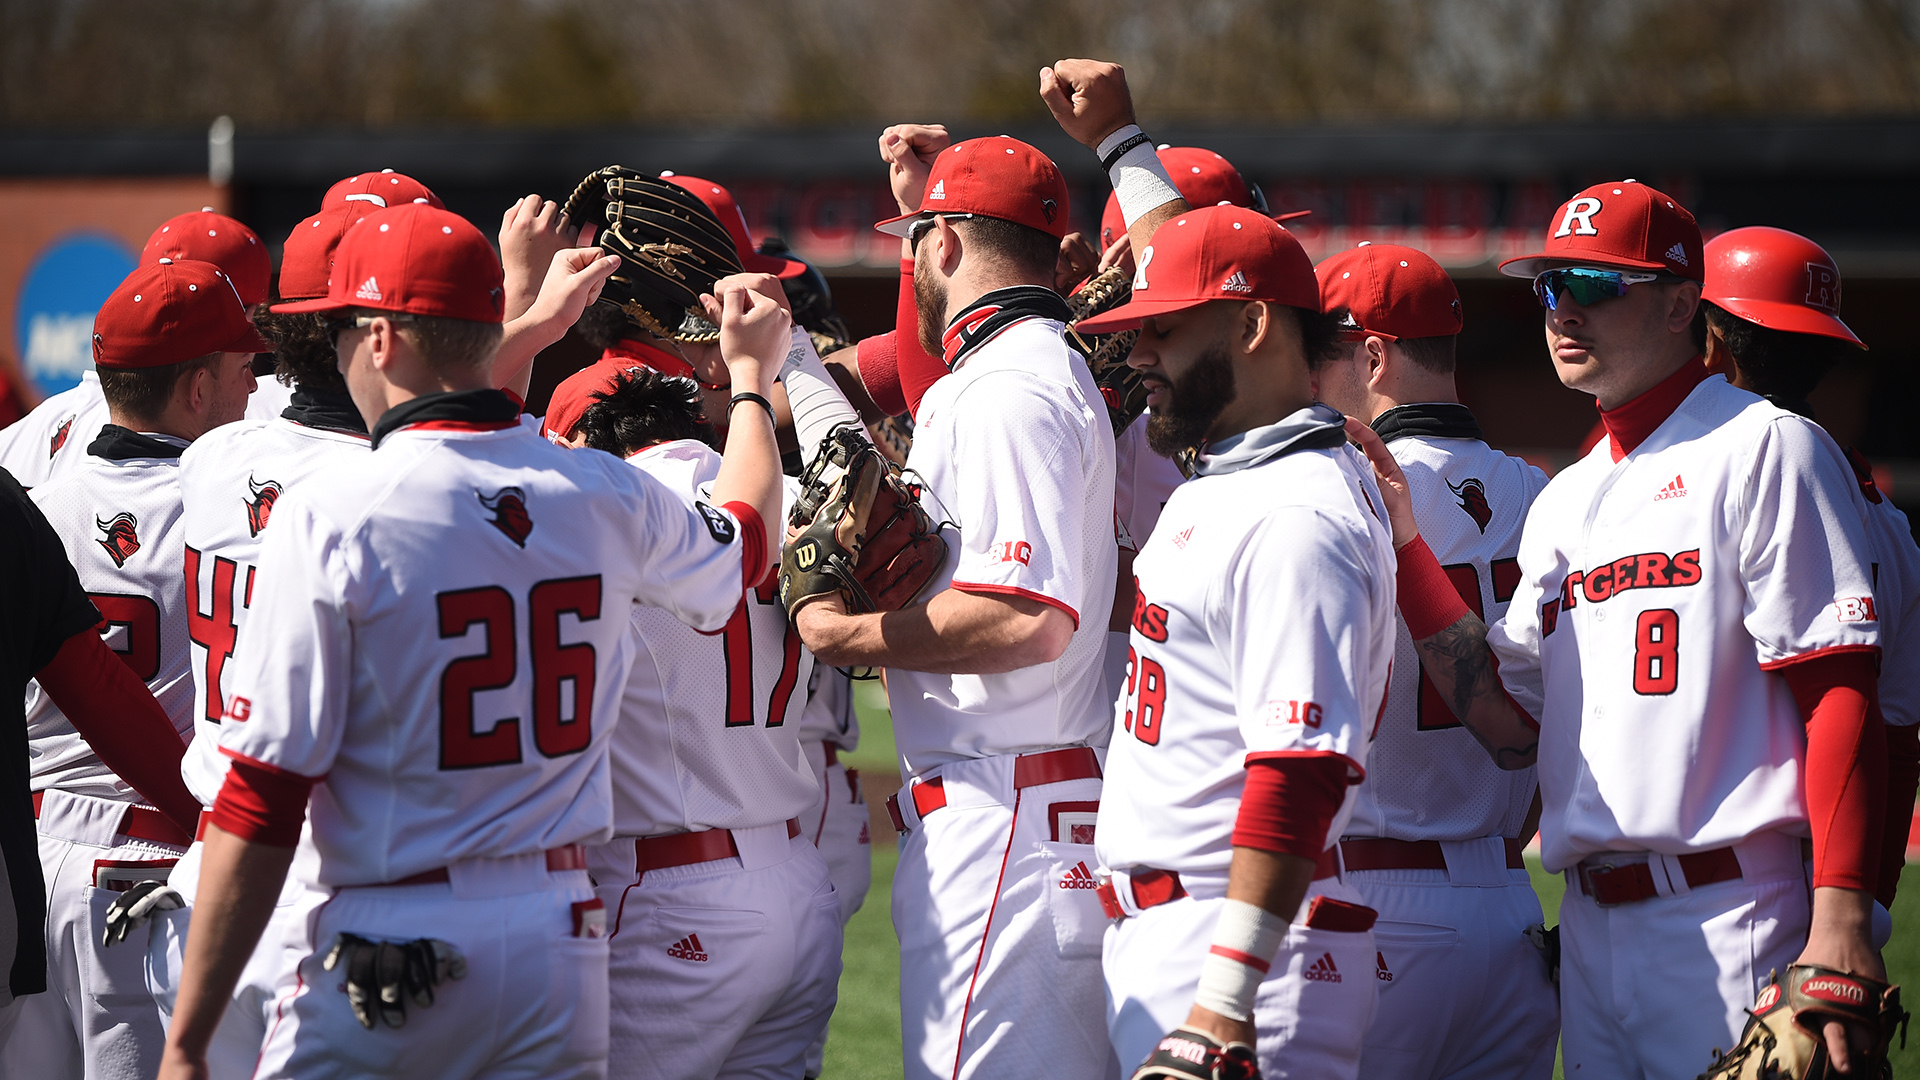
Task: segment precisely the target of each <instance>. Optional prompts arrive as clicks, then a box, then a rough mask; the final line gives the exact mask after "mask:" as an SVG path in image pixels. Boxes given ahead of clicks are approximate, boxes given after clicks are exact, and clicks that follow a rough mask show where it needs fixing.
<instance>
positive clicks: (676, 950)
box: [667, 934, 708, 964]
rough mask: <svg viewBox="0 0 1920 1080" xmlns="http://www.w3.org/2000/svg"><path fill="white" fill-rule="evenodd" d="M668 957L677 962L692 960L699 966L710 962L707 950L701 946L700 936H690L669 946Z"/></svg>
mask: <svg viewBox="0 0 1920 1080" xmlns="http://www.w3.org/2000/svg"><path fill="white" fill-rule="evenodd" d="M667 955H668V956H671V957H673V958H674V959H675V960H692V961H694V962H695V963H699V964H704V963H706V962H707V960H708V957H707V950H706V949H705V948H703V947H702V946H701V944H700V935H699V934H688V935H687V936H686V937H683V938H681V939H680V940H679V941H676V942H674V943H673V944H671V945H669V946H667Z"/></svg>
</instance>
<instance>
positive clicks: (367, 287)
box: [353, 278, 386, 300]
mask: <svg viewBox="0 0 1920 1080" xmlns="http://www.w3.org/2000/svg"><path fill="white" fill-rule="evenodd" d="M353 295H354V296H355V297H357V298H358V299H361V300H384V299H386V297H385V296H384V295H382V294H381V292H380V283H379V282H378V281H376V280H374V279H373V278H368V279H367V280H365V281H363V282H361V283H360V287H359V288H358V289H355V290H354V293H353Z"/></svg>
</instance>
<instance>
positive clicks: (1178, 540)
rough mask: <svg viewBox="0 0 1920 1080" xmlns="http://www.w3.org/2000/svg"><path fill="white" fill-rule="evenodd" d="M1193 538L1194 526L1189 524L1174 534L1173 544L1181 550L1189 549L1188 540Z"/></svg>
mask: <svg viewBox="0 0 1920 1080" xmlns="http://www.w3.org/2000/svg"><path fill="white" fill-rule="evenodd" d="M1191 539H1193V526H1191V525H1189V526H1187V527H1186V528H1184V529H1181V530H1180V531H1179V532H1177V533H1174V534H1173V546H1174V547H1177V548H1179V549H1180V550H1181V551H1185V550H1187V541H1189V540H1191Z"/></svg>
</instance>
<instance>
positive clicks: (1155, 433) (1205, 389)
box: [1147, 345, 1235, 458]
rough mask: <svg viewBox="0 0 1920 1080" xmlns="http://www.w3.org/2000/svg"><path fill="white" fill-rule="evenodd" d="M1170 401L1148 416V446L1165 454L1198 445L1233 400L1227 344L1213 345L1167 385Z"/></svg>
mask: <svg viewBox="0 0 1920 1080" xmlns="http://www.w3.org/2000/svg"><path fill="white" fill-rule="evenodd" d="M1166 394H1167V398H1168V400H1167V403H1166V405H1165V406H1163V407H1162V408H1159V409H1156V410H1154V411H1153V412H1152V413H1151V414H1150V415H1148V417H1147V448H1148V449H1150V450H1152V451H1153V452H1154V453H1156V454H1159V455H1160V456H1161V457H1164V458H1171V457H1174V456H1175V455H1177V454H1179V453H1180V452H1181V451H1183V450H1190V449H1194V448H1197V447H1198V446H1199V445H1200V444H1201V443H1202V442H1204V441H1206V437H1207V430H1208V429H1209V428H1211V427H1213V422H1214V421H1215V420H1218V419H1219V418H1220V414H1221V412H1223V411H1224V410H1225V409H1226V407H1227V406H1228V405H1229V404H1231V403H1232V402H1233V399H1234V396H1235V390H1234V385H1233V364H1232V362H1231V361H1230V360H1228V359H1227V350H1226V347H1225V346H1223V345H1212V346H1209V347H1208V348H1207V349H1206V351H1205V352H1202V353H1201V354H1200V356H1199V358H1198V359H1196V360H1195V361H1194V362H1193V367H1191V368H1189V369H1188V370H1187V372H1186V374H1184V375H1182V376H1180V377H1179V378H1178V379H1176V380H1174V382H1173V384H1172V385H1170V386H1168V387H1167V390H1166Z"/></svg>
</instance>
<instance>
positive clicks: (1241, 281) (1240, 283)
mask: <svg viewBox="0 0 1920 1080" xmlns="http://www.w3.org/2000/svg"><path fill="white" fill-rule="evenodd" d="M1220 291H1221V292H1238V293H1249V292H1252V291H1253V286H1251V285H1249V284H1247V275H1245V274H1243V273H1241V272H1240V271H1238V270H1235V271H1234V272H1233V276H1232V277H1230V278H1228V279H1227V280H1225V281H1223V282H1221V283H1220Z"/></svg>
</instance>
